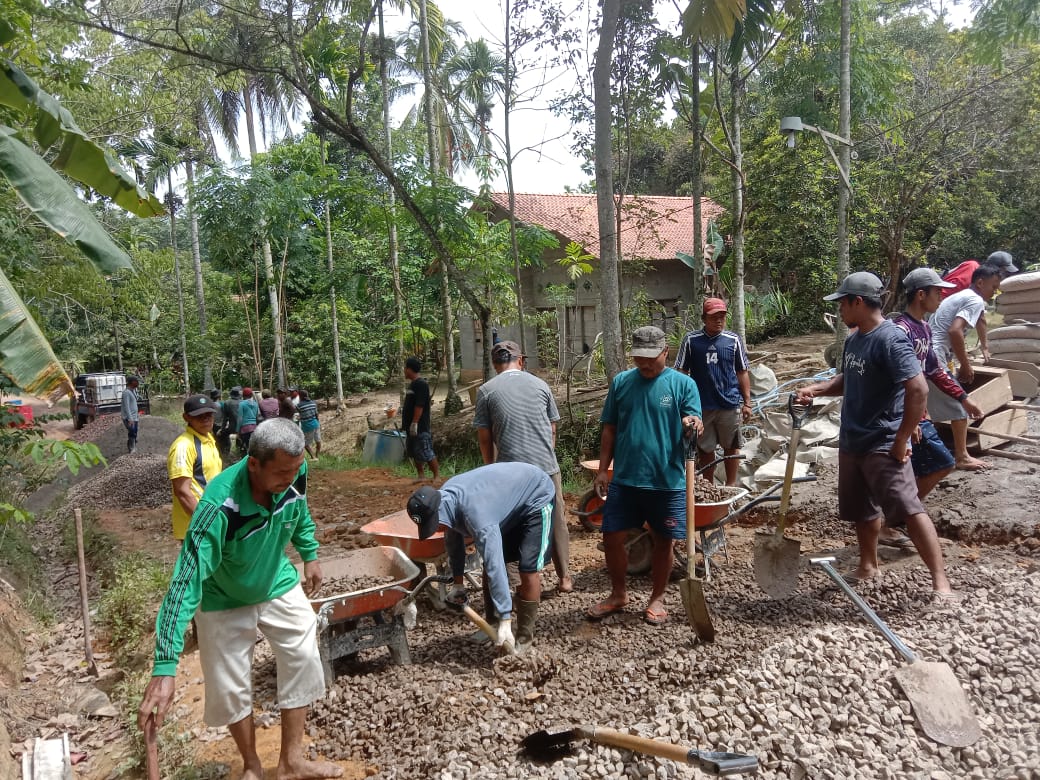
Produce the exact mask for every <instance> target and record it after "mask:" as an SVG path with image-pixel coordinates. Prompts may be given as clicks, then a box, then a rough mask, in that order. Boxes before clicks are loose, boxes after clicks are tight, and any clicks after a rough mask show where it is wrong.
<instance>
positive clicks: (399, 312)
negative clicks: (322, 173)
mask: <svg viewBox="0 0 1040 780" xmlns="http://www.w3.org/2000/svg"><path fill="white" fill-rule="evenodd" d="M379 40H380V41H385V40H386V37H385V33H384V31H383V3H382V0H380V3H379ZM380 51H381V52H383V51H384V50H383V47H382V46H380ZM379 83H380V85H381V87H382V91H383V143H384V144H385V146H386V159H387V160H389V161H390V163H391V164H393V159H394V157H393V149H392V148H391V146H390V140H391V138H390V85H389V79H388V78H387V72H386V56H385V54H380V57H379ZM386 205H387V215H388V220H387V222H388V224H387V243H388V244H389V247H388V248H389V251H390V276H391V278H392V280H393V287H394V316H395V318H396V320H397V364H396V365H394V366H392V371H393V372H394V373H395V374H399V373H400V370H401V366H402V365H404V358H405V354H404V291H403V290H402V289H401V263H400V260H399V258H398V256H397V211H396V206H397V202H396V198H395V197H394V190H393V187H388V188H387V204H386Z"/></svg>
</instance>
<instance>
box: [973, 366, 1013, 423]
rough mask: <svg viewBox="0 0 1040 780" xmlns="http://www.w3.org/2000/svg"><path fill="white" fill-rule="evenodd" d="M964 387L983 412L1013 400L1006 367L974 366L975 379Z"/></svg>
mask: <svg viewBox="0 0 1040 780" xmlns="http://www.w3.org/2000/svg"><path fill="white" fill-rule="evenodd" d="M964 389H965V390H967V391H968V397H969V398H970V399H971V400H972V401H974V402H975V404H976V405H977V406H978V407H979V408H980V409H982V413H983V414H991V413H992V412H995V411H997V410H998V409H1000V408H1001V407H1002V406H1005V405H1006V404H1009V403H1011V401H1013V400H1014V395H1013V394H1012V393H1011V380H1010V379H1008V372H1007V369H1006V368H995V367H989V366H975V380H974V381H973V382H972V383H971V384H970V385H967V386H966V387H965V388H964Z"/></svg>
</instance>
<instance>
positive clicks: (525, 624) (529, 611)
mask: <svg viewBox="0 0 1040 780" xmlns="http://www.w3.org/2000/svg"><path fill="white" fill-rule="evenodd" d="M537 621H538V602H537V601H524V600H523V599H520V600H519V601H518V604H517V608H516V654H517V655H523V654H524V653H526V652H527V651H528V650H529V649H530V648H531V645H532V644H534V624H535V623H536V622H537Z"/></svg>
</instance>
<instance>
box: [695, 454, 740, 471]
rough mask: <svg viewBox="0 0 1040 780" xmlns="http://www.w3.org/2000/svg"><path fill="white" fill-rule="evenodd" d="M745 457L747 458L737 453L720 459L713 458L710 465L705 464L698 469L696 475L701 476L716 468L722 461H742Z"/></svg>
mask: <svg viewBox="0 0 1040 780" xmlns="http://www.w3.org/2000/svg"><path fill="white" fill-rule="evenodd" d="M746 457H747V456H746V455H745V454H744V453H742V452H738V453H737V454H736V455H723V456H721V457H718V458H715V460H713V461H712V462H711V463H706V464H705V465H703V466H701V467H700V468H699V469H697V474H703V473H704V472H705V471H707V470H708V469H710V468H713V467H715V466H718V465H719V464H720V463H722V461H724V460H744V459H745V458H746Z"/></svg>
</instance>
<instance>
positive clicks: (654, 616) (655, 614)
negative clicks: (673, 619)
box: [643, 609, 668, 626]
mask: <svg viewBox="0 0 1040 780" xmlns="http://www.w3.org/2000/svg"><path fill="white" fill-rule="evenodd" d="M643 620H645V621H646V622H647V623H649V624H650V625H652V626H663V625H664V624H665V623H667V622H668V613H667V612H666V611H665V610H663V609H662V610H652V609H645V610H643Z"/></svg>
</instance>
